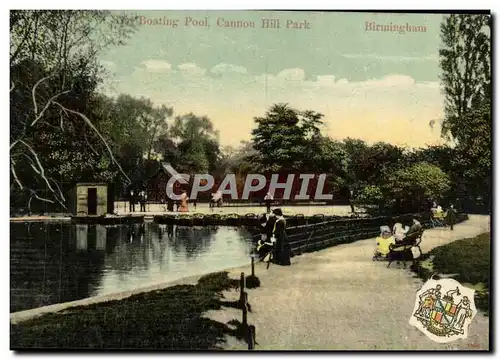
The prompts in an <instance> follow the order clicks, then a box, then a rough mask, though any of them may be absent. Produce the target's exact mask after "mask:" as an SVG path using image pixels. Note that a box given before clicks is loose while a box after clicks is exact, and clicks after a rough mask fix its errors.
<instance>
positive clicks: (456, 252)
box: [417, 233, 491, 314]
mask: <svg viewBox="0 0 500 360" xmlns="http://www.w3.org/2000/svg"><path fill="white" fill-rule="evenodd" d="M490 256H491V254H490V233H484V234H481V235H478V236H476V237H474V238H470V239H462V240H457V241H454V242H452V243H449V244H446V245H443V246H439V247H437V248H434V249H433V250H431V251H430V252H429V253H428V254H426V256H425V257H426V258H429V259H432V260H431V261H430V262H428V261H425V262H423V263H422V264H421V266H420V267H419V268H418V269H417V274H418V276H419V277H421V278H422V279H423V280H424V281H425V280H427V279H429V278H430V277H431V276H432V274H433V273H439V274H456V275H455V276H453V278H454V279H456V280H457V281H459V282H460V283H462V284H470V285H469V286H474V287H475V288H476V293H475V296H474V301H475V304H476V307H477V308H478V309H480V310H483V311H485V312H486V313H487V314H488V313H489V290H490V289H489V283H490V259H491V257H490ZM424 263H426V265H425V266H424Z"/></svg>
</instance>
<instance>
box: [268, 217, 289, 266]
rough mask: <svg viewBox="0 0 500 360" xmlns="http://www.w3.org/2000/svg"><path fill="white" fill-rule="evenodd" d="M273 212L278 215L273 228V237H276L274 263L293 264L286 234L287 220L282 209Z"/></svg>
mask: <svg viewBox="0 0 500 360" xmlns="http://www.w3.org/2000/svg"><path fill="white" fill-rule="evenodd" d="M273 214H274V215H275V216H276V222H275V223H274V229H273V237H274V238H275V239H276V243H275V245H274V263H275V264H277V265H282V266H290V265H291V264H292V263H291V262H290V257H291V250H290V243H289V242H288V237H287V235H286V221H285V218H284V217H283V212H282V211H281V209H274V210H273Z"/></svg>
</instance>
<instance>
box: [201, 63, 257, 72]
mask: <svg viewBox="0 0 500 360" xmlns="http://www.w3.org/2000/svg"><path fill="white" fill-rule="evenodd" d="M210 71H211V72H212V73H213V74H217V75H222V74H225V73H238V74H246V73H247V72H248V70H247V68H246V67H244V66H240V65H234V64H226V63H220V64H218V65H215V66H214V67H213V68H212V70H210Z"/></svg>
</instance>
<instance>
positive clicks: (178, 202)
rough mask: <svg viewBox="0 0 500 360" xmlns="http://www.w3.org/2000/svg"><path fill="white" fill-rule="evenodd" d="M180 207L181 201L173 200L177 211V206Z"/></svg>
mask: <svg viewBox="0 0 500 360" xmlns="http://www.w3.org/2000/svg"><path fill="white" fill-rule="evenodd" d="M180 207H181V202H180V200H177V201H176V202H175V211H177V212H179V208H180Z"/></svg>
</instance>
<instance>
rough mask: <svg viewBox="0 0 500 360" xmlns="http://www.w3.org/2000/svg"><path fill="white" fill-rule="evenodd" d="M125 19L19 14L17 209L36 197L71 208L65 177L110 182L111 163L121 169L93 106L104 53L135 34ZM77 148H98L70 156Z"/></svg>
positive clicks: (14, 151)
mask: <svg viewBox="0 0 500 360" xmlns="http://www.w3.org/2000/svg"><path fill="white" fill-rule="evenodd" d="M121 17H122V16H121V15H118V14H112V13H111V12H109V11H83V10H78V11H45V10H43V11H31V10H29V11H24V10H23V11H11V13H10V26H11V29H10V34H11V48H10V68H11V91H10V94H11V103H10V107H11V118H10V121H11V137H10V168H11V174H12V178H11V195H13V196H14V197H16V199H17V200H18V201H17V203H19V201H23V198H24V197H26V201H27V203H28V208H30V206H31V202H32V200H33V199H38V200H41V201H43V202H46V203H52V204H54V203H59V204H60V205H61V206H63V207H64V206H65V203H66V199H65V196H64V186H62V185H63V184H62V182H61V181H60V180H61V178H62V176H66V175H67V174H68V173H70V172H72V171H74V170H75V171H76V169H80V170H82V171H83V172H87V173H88V172H91V170H95V171H96V172H97V173H99V174H101V175H103V176H105V177H107V176H111V174H107V175H105V173H106V171H107V170H104V168H105V167H108V165H111V164H114V168H115V169H119V170H121V168H120V165H119V163H118V162H117V161H116V159H115V158H114V156H113V151H112V149H111V147H110V144H109V143H108V142H107V141H106V139H105V137H104V136H103V135H102V134H101V132H100V124H98V122H97V121H96V120H95V119H92V120H91V118H92V115H93V113H92V109H93V108H94V107H93V106H89V104H91V103H92V101H93V100H92V97H93V95H94V94H95V92H96V89H97V85H98V84H99V82H100V81H101V78H100V74H101V73H102V68H101V67H100V66H99V64H98V61H97V54H98V53H99V51H101V50H103V49H105V48H106V47H108V46H110V45H119V44H121V43H123V40H124V39H126V38H127V36H128V35H130V33H131V32H132V31H133V25H129V24H127V23H124V22H121V21H120V20H121ZM75 129H76V130H75ZM82 133H83V134H84V136H82ZM96 140H97V141H96ZM92 142H93V143H92ZM90 143H92V144H90ZM77 144H79V145H82V146H85V145H90V147H86V148H85V149H86V150H79V151H77V152H76V153H73V154H69V151H70V150H69V149H70V148H71V146H73V150H72V151H73V152H74V151H76V148H75V147H76V146H77ZM78 148H79V147H78ZM88 151H90V152H88ZM95 151H97V152H98V154H95ZM51 162H52V165H51ZM61 162H67V163H65V164H61ZM72 169H73V170H72ZM112 171H113V170H112ZM73 175H74V174H73ZM122 175H123V176H124V177H125V178H127V176H126V174H124V173H123V171H122ZM63 180H64V179H63ZM42 188H44V189H46V190H41V189H42Z"/></svg>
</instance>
